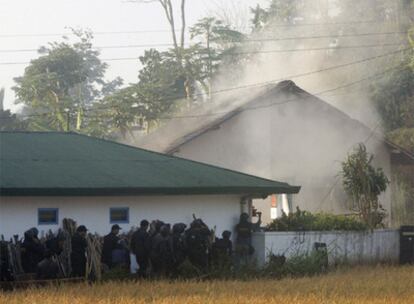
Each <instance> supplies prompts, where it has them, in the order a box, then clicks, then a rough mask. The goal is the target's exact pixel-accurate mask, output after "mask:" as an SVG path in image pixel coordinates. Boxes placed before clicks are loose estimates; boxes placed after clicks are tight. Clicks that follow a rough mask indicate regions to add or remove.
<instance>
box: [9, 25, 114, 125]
mask: <svg viewBox="0 0 414 304" xmlns="http://www.w3.org/2000/svg"><path fill="white" fill-rule="evenodd" d="M74 33H75V35H77V37H78V39H79V42H76V43H73V44H71V43H69V42H68V41H64V42H53V43H50V44H49V46H48V47H42V48H41V49H40V50H39V53H40V55H41V56H40V57H39V58H37V59H34V60H32V61H31V63H30V65H29V66H28V67H27V68H26V69H25V72H24V75H23V76H22V77H18V78H15V82H16V86H15V87H14V88H13V89H14V91H15V92H16V96H17V103H21V104H24V105H25V106H26V112H28V113H29V114H30V119H28V124H29V128H30V129H32V130H67V129H68V119H69V123H70V125H69V127H72V128H76V129H78V130H81V128H82V122H83V121H82V118H83V113H84V111H85V110H87V109H88V108H89V107H91V106H92V103H93V102H94V101H95V100H97V99H99V98H101V97H103V95H104V94H108V93H110V92H112V91H113V90H114V89H115V88H116V87H117V86H118V85H120V84H121V80H120V79H119V78H117V79H115V80H114V81H112V82H106V81H105V80H104V74H105V71H106V68H107V65H106V64H105V63H102V62H101V61H100V59H99V58H98V56H99V52H98V51H96V50H93V49H92V43H91V39H92V34H91V33H90V32H83V31H76V30H74Z"/></svg>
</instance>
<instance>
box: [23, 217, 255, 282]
mask: <svg viewBox="0 0 414 304" xmlns="http://www.w3.org/2000/svg"><path fill="white" fill-rule="evenodd" d="M259 226H260V215H259V221H258V222H257V223H256V224H252V223H251V222H249V216H248V215H247V214H246V213H243V214H241V216H240V222H239V223H238V224H237V225H236V227H235V231H236V234H237V235H236V246H235V256H236V259H240V258H241V257H243V256H249V255H251V254H252V253H253V251H254V249H253V247H252V246H251V233H252V231H254V230H256V229H257V228H258V227H259ZM186 228H187V227H186V225H185V224H183V223H178V224H174V225H173V226H172V227H171V225H170V224H165V223H163V222H162V221H159V220H156V221H153V222H151V224H150V223H149V222H148V221H147V220H142V221H141V223H140V227H139V228H138V229H137V230H136V231H135V232H133V233H132V235H131V236H130V241H129V244H128V242H127V241H126V239H124V238H121V237H120V236H119V233H120V230H121V227H120V226H119V225H113V226H112V227H111V232H110V233H109V234H108V235H106V236H105V237H104V238H103V246H102V253H101V261H102V263H103V265H104V267H105V268H109V269H111V268H113V267H125V268H129V265H130V253H133V254H134V255H135V258H136V262H137V264H138V266H139V268H138V274H139V275H140V276H142V277H146V276H147V275H148V274H149V273H151V274H152V275H162V276H171V275H174V274H176V273H177V272H178V269H179V267H180V265H182V263H183V262H184V261H185V260H186V259H188V261H189V262H191V264H192V265H193V266H195V267H197V269H199V270H200V271H207V269H208V268H209V267H210V266H214V265H228V266H230V265H231V264H232V262H233V244H232V241H231V232H230V231H224V232H223V233H222V237H221V238H215V237H213V236H214V232H212V231H211V230H210V229H209V228H208V226H207V225H206V224H205V223H204V222H203V221H202V220H201V219H195V220H194V221H193V222H192V223H191V224H190V227H189V228H188V229H186ZM86 235H87V228H86V227H85V226H84V225H81V226H79V227H78V228H77V229H76V233H75V234H74V235H73V236H72V239H71V266H72V273H71V275H72V276H73V277H83V276H85V270H86V262H87V261H86V249H87V241H86ZM213 239H214V241H213ZM64 241H65V239H64V238H63V237H62V236H59V235H58V236H57V237H55V238H53V239H50V240H48V241H46V243H45V244H44V245H43V244H41V242H40V240H39V239H38V231H37V229H36V228H32V229H30V230H28V231H27V232H26V233H25V238H24V241H23V244H22V247H23V254H22V264H23V268H24V270H25V272H36V273H37V277H38V278H39V279H50V278H56V276H57V275H58V273H59V266H58V265H57V263H56V262H55V260H54V259H53V256H58V255H60V253H61V252H62V251H63V246H64Z"/></svg>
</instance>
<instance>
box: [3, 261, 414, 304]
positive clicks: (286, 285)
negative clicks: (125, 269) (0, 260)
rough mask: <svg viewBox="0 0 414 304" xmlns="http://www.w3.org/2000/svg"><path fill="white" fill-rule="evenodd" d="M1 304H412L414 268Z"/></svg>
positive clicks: (19, 296)
mask: <svg viewBox="0 0 414 304" xmlns="http://www.w3.org/2000/svg"><path fill="white" fill-rule="evenodd" d="M0 303H1V304H23V303H30V304H37V303H39V304H52V303H53V304H55V303H59V304H104V303H105V304H106V303H108V304H109V303H119V304H129V303H168V304H185V303H200V304H201V303H206V304H209V303H249V304H261V303H263V304H264V303H266V304H268V303H309V304H321V303H330V304H335V303H396V304H404V303H407V304H412V303H414V267H413V266H404V267H396V266H377V267H357V268H353V269H341V270H337V271H335V272H331V273H329V274H326V275H321V276H318V277H308V278H299V279H290V278H286V279H282V280H255V281H205V282H191V281H189V282H167V281H157V282H150V281H140V282H109V283H102V284H95V285H88V284H71V285H64V286H60V287H53V286H50V287H43V288H39V289H28V290H19V291H15V292H5V293H0Z"/></svg>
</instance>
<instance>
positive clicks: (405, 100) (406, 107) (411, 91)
mask: <svg viewBox="0 0 414 304" xmlns="http://www.w3.org/2000/svg"><path fill="white" fill-rule="evenodd" d="M413 83H414V70H413V69H411V68H410V67H409V66H408V63H407V62H406V61H405V62H403V63H402V64H400V67H399V68H398V69H397V70H395V71H394V72H393V73H390V75H389V76H388V77H386V78H383V79H382V80H381V81H378V82H377V83H376V84H375V85H374V86H373V100H374V102H375V104H376V107H377V109H378V112H379V114H380V115H381V117H382V120H383V124H384V126H385V129H386V130H387V131H392V130H395V129H399V128H414V86H413Z"/></svg>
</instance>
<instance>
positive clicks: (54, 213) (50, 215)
mask: <svg viewBox="0 0 414 304" xmlns="http://www.w3.org/2000/svg"><path fill="white" fill-rule="evenodd" d="M37 217H38V223H39V225H57V224H58V223H59V212H58V209H57V208H40V209H38V211H37Z"/></svg>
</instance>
